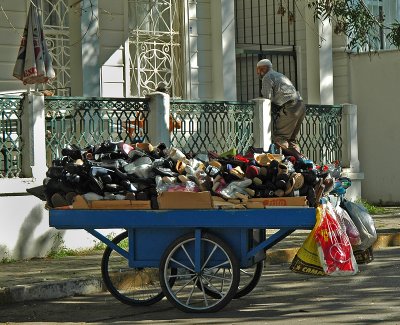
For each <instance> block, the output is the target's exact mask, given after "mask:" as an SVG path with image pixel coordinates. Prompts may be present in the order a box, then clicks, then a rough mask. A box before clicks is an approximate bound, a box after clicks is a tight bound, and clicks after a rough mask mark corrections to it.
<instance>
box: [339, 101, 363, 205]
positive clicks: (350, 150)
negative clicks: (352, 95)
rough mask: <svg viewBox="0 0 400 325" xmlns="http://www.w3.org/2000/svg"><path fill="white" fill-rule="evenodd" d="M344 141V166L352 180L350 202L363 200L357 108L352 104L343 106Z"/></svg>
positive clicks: (348, 191) (346, 175) (347, 175)
mask: <svg viewBox="0 0 400 325" xmlns="http://www.w3.org/2000/svg"><path fill="white" fill-rule="evenodd" d="M342 139H343V150H342V152H343V158H342V166H343V167H344V168H343V173H342V175H343V176H345V177H349V178H350V179H351V180H352V185H351V187H349V189H348V190H347V193H346V197H347V199H349V200H352V201H354V200H356V199H358V198H361V195H362V193H361V181H362V180H363V179H364V173H362V172H361V171H360V161H359V160H358V137H357V106H356V105H351V104H345V105H343V109H342Z"/></svg>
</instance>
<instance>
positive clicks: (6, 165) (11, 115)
mask: <svg viewBox="0 0 400 325" xmlns="http://www.w3.org/2000/svg"><path fill="white" fill-rule="evenodd" d="M0 114H1V118H0V132H1V138H0V178H12V177H21V176H22V171H21V165H22V154H21V151H22V146H23V143H22V139H21V131H22V122H21V116H22V97H6V98H0Z"/></svg>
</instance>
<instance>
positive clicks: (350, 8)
mask: <svg viewBox="0 0 400 325" xmlns="http://www.w3.org/2000/svg"><path fill="white" fill-rule="evenodd" d="M308 7H309V8H311V9H313V10H314V19H316V20H317V19H318V20H321V21H323V20H325V19H329V20H330V21H331V22H332V23H333V26H334V32H335V33H336V34H339V35H340V34H343V35H346V36H347V37H348V38H349V43H348V44H347V47H348V49H349V50H353V51H357V52H359V51H360V50H361V49H367V50H368V51H369V52H371V51H377V50H378V49H379V43H380V30H384V31H387V32H388V35H387V39H388V41H389V42H390V44H392V45H394V46H396V47H397V48H400V25H399V23H398V22H396V23H393V24H391V25H389V26H386V25H384V23H383V19H382V17H375V16H374V15H373V14H372V13H371V12H370V11H369V9H368V7H367V5H366V4H365V1H364V0H315V1H313V0H309V2H308Z"/></svg>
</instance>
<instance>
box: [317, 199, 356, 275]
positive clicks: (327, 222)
mask: <svg viewBox="0 0 400 325" xmlns="http://www.w3.org/2000/svg"><path fill="white" fill-rule="evenodd" d="M315 239H316V241H317V246H318V255H319V258H320V261H321V265H322V268H323V269H324V272H325V273H326V274H328V275H336V276H341V275H353V274H356V273H357V272H358V266H357V262H356V260H355V258H354V255H353V250H352V247H351V244H350V240H349V237H348V236H347V234H346V230H345V229H343V228H342V227H341V225H340V223H339V222H338V220H337V219H336V217H335V212H334V210H333V207H332V205H331V204H330V203H329V204H323V205H322V216H321V222H320V223H319V225H318V226H317V229H316V231H315Z"/></svg>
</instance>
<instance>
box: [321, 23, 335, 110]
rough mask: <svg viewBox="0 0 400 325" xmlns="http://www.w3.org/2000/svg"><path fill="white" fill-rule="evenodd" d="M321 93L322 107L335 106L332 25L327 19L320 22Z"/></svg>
mask: <svg viewBox="0 0 400 325" xmlns="http://www.w3.org/2000/svg"><path fill="white" fill-rule="evenodd" d="M319 34H320V36H321V38H322V39H321V40H320V46H319V78H320V83H319V92H320V98H321V104H322V105H333V104H334V101H333V56H332V24H331V23H330V22H329V21H328V19H325V20H324V21H323V22H321V21H320V22H319Z"/></svg>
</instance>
